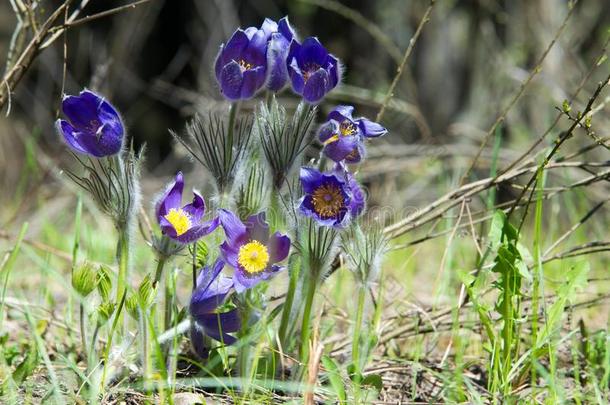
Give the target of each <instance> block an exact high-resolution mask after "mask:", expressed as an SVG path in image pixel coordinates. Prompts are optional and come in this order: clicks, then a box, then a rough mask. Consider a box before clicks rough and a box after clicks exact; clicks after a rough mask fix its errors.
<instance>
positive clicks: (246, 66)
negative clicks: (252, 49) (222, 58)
mask: <svg viewBox="0 0 610 405" xmlns="http://www.w3.org/2000/svg"><path fill="white" fill-rule="evenodd" d="M238 63H239V67H240V68H241V71H242V72H244V71H246V70H250V69H252V68H253V67H254V65H252V64H251V63H248V62H246V61H245V60H243V59H240V60H239V62H238Z"/></svg>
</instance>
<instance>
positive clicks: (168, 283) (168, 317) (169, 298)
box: [163, 272, 174, 329]
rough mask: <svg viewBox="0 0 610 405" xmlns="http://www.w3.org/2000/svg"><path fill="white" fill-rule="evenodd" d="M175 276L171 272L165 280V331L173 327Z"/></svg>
mask: <svg viewBox="0 0 610 405" xmlns="http://www.w3.org/2000/svg"><path fill="white" fill-rule="evenodd" d="M173 278H174V277H173V275H172V274H171V272H168V273H167V277H166V279H165V317H164V323H163V325H164V328H165V329H169V328H170V327H171V326H172V325H171V322H172V310H173V304H174V299H173V298H174V296H173V291H172V287H173V285H172V284H173V283H172V280H173Z"/></svg>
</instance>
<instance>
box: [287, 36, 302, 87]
mask: <svg viewBox="0 0 610 405" xmlns="http://www.w3.org/2000/svg"><path fill="white" fill-rule="evenodd" d="M293 42H295V41H294V40H293ZM287 60H290V58H288V59H287ZM288 76H290V83H291V84H292V90H294V92H295V93H297V94H303V87H304V86H305V78H304V77H303V73H302V72H301V68H299V65H298V63H297V59H296V58H292V61H291V62H290V63H289V64H288Z"/></svg>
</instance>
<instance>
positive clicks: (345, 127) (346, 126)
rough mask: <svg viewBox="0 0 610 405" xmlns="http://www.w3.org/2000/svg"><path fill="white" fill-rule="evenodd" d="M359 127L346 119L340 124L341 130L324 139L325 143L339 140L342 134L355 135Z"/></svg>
mask: <svg viewBox="0 0 610 405" xmlns="http://www.w3.org/2000/svg"><path fill="white" fill-rule="evenodd" d="M357 131H358V129H357V128H356V126H355V125H354V124H352V123H351V122H349V121H348V120H345V121H343V122H342V123H341V125H339V132H338V133H336V134H334V135H333V136H331V137H330V138H328V139H327V140H326V141H324V145H325V146H326V145H328V144H329V143H333V142H337V141H338V140H339V138H340V137H341V136H351V135H354V134H355V133H356V132H357Z"/></svg>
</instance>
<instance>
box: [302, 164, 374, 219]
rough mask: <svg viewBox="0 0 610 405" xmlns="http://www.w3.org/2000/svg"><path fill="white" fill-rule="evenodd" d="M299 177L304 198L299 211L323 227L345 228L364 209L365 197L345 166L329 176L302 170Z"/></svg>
mask: <svg viewBox="0 0 610 405" xmlns="http://www.w3.org/2000/svg"><path fill="white" fill-rule="evenodd" d="M300 178H301V184H302V185H303V191H304V192H305V195H304V196H303V198H302V199H301V204H300V206H299V211H300V213H301V214H302V215H304V216H306V217H311V218H313V219H315V220H316V222H318V223H319V224H320V225H323V226H331V227H334V228H343V227H345V226H347V225H348V224H349V223H350V221H351V219H352V218H355V217H357V216H358V215H360V213H362V211H363V210H364V206H365V194H364V192H363V191H362V189H361V188H360V185H359V184H358V182H357V181H356V179H354V176H353V175H352V174H351V173H349V172H348V171H347V170H345V167H344V166H342V165H337V167H335V169H334V170H333V171H332V172H327V173H322V172H320V171H319V170H317V169H314V168H312V167H302V168H301V174H300Z"/></svg>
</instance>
